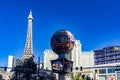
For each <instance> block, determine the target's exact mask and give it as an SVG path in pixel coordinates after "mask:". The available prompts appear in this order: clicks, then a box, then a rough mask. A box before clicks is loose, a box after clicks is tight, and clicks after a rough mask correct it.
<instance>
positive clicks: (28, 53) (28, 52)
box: [22, 11, 34, 62]
mask: <svg viewBox="0 0 120 80" xmlns="http://www.w3.org/2000/svg"><path fill="white" fill-rule="evenodd" d="M32 22H33V16H32V11H30V14H29V16H28V31H27V38H26V45H25V49H24V53H23V56H22V60H23V62H24V61H25V60H26V59H33V58H34V54H33V43H32Z"/></svg>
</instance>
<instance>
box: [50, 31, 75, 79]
mask: <svg viewBox="0 0 120 80" xmlns="http://www.w3.org/2000/svg"><path fill="white" fill-rule="evenodd" d="M74 44H75V39H74V36H73V34H72V33H70V32H69V31H67V30H64V29H62V30H58V31H56V32H55V33H54V34H53V36H52V37H51V44H50V45H51V48H52V50H53V51H54V52H55V53H56V54H57V55H58V58H57V59H55V60H51V67H52V71H53V72H55V73H58V80H68V78H67V77H65V75H66V74H69V73H70V72H72V66H73V61H71V60H69V59H67V57H66V55H67V54H70V53H71V51H72V49H73V48H74ZM69 80H70V78H69Z"/></svg>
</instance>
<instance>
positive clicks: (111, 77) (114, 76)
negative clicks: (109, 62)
mask: <svg viewBox="0 0 120 80" xmlns="http://www.w3.org/2000/svg"><path fill="white" fill-rule="evenodd" d="M108 80H116V75H115V74H109V75H108Z"/></svg>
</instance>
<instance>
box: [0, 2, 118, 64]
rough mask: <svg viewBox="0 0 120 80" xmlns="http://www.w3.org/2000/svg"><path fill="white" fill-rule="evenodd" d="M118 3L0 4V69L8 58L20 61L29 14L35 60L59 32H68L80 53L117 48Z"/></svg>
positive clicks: (48, 46) (48, 47)
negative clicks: (75, 41)
mask: <svg viewBox="0 0 120 80" xmlns="http://www.w3.org/2000/svg"><path fill="white" fill-rule="evenodd" d="M119 4H120V1H119V0H1V1H0V54H1V56H0V65H1V66H4V65H7V57H8V55H13V56H17V57H21V56H22V54H23V51H24V47H25V42H26V34H27V27H28V22H27V17H28V14H29V12H30V10H32V13H33V18H34V22H33V47H34V54H35V57H36V59H37V57H38V56H41V61H43V51H44V50H45V49H50V38H51V36H52V35H53V33H54V32H55V31H57V30H59V29H66V30H69V31H70V32H71V33H73V34H74V36H75V38H76V39H78V40H80V41H81V43H82V50H84V51H89V50H96V49H100V48H103V47H106V46H109V45H120V5H119Z"/></svg>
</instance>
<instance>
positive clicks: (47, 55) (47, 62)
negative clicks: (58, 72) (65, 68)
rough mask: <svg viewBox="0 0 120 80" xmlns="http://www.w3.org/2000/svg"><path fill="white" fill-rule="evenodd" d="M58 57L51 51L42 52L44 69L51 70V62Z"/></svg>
mask: <svg viewBox="0 0 120 80" xmlns="http://www.w3.org/2000/svg"><path fill="white" fill-rule="evenodd" d="M57 57H58V55H57V54H55V53H54V52H53V51H52V50H50V49H46V50H45V51H44V69H48V70H51V69H52V68H51V60H54V59H57Z"/></svg>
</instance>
